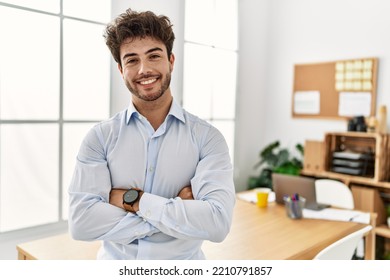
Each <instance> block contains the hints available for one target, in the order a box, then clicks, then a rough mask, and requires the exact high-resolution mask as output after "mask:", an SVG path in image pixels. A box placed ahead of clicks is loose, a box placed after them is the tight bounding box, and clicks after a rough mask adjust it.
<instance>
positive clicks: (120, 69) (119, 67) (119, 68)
mask: <svg viewBox="0 0 390 280" xmlns="http://www.w3.org/2000/svg"><path fill="white" fill-rule="evenodd" d="M117 65H118V70H119V72H120V73H121V75H122V76H123V71H122V66H121V65H120V64H119V63H118V64H117Z"/></svg>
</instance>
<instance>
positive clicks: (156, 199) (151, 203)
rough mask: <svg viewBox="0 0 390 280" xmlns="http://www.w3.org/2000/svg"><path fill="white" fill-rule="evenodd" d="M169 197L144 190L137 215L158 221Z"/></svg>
mask: <svg viewBox="0 0 390 280" xmlns="http://www.w3.org/2000/svg"><path fill="white" fill-rule="evenodd" d="M169 200H170V199H168V198H165V197H161V196H158V195H154V194H150V193H146V192H144V193H143V195H142V197H141V200H140V201H139V210H138V212H137V215H138V216H140V217H142V218H144V219H145V220H149V221H160V219H161V215H162V212H163V208H164V206H165V205H166V204H167V203H168V202H169Z"/></svg>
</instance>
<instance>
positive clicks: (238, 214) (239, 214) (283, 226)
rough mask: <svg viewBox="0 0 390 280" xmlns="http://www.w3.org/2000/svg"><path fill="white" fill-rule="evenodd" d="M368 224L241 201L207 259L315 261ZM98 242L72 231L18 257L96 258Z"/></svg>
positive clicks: (21, 250) (27, 247)
mask: <svg viewBox="0 0 390 280" xmlns="http://www.w3.org/2000/svg"><path fill="white" fill-rule="evenodd" d="M364 226H366V225H364V224H359V223H352V222H339V221H325V220H314V219H300V220H292V219H290V218H288V217H287V215H286V213H285V209H284V207H283V206H281V205H276V204H275V203H271V204H270V205H268V207H267V208H259V207H257V206H256V205H255V204H252V203H249V202H245V201H242V200H239V199H237V203H236V206H235V210H234V216H233V224H232V228H231V231H230V233H229V235H228V237H227V238H226V239H225V240H224V241H223V242H222V243H212V242H209V241H205V243H204V245H203V247H202V248H203V251H204V253H205V255H206V257H207V259H229V260H234V259H241V260H243V259H248V260H249V259H252V260H253V259H258V260H259V259H264V260H266V259H268V260H283V259H312V258H313V257H314V256H315V255H316V254H317V253H318V252H319V251H320V250H322V249H323V248H325V247H326V246H328V245H329V244H331V243H333V242H334V241H336V240H337V239H340V238H342V237H344V236H346V235H348V234H349V233H352V232H353V231H356V230H358V229H360V228H363V227H364ZM99 247H100V242H98V241H97V242H82V241H75V240H73V239H71V237H70V236H69V235H68V234H62V235H58V236H53V237H48V238H44V239H40V240H36V241H32V242H27V243H23V244H20V245H18V246H17V250H18V254H19V259H26V260H31V259H39V260H50V259H51V260H69V259H71V260H81V259H96V254H97V251H98V249H99Z"/></svg>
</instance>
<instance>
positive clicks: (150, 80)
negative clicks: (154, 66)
mask: <svg viewBox="0 0 390 280" xmlns="http://www.w3.org/2000/svg"><path fill="white" fill-rule="evenodd" d="M155 81H157V79H156V78H153V79H149V80H146V81H140V82H139V83H140V84H141V85H149V84H151V83H154V82H155Z"/></svg>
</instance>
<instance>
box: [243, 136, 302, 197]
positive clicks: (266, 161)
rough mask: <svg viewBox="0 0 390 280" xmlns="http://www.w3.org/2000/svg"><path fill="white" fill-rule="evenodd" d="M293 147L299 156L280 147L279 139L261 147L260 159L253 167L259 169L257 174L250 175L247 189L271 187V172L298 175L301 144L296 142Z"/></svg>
mask: <svg viewBox="0 0 390 280" xmlns="http://www.w3.org/2000/svg"><path fill="white" fill-rule="evenodd" d="M295 149H296V150H297V151H298V154H299V155H300V157H299V158H298V157H295V156H293V155H292V154H291V153H290V151H289V150H288V149H287V148H282V147H280V142H279V141H274V142H272V143H270V144H269V145H267V146H266V147H265V148H263V149H262V150H261V151H260V153H259V157H260V161H259V162H258V163H257V164H256V165H255V167H254V168H255V169H258V168H261V169H260V174H259V176H252V177H250V178H249V180H248V189H254V188H270V189H272V173H273V172H275V173H282V174H290V175H299V173H300V171H301V169H302V167H303V164H302V157H303V152H304V149H303V146H302V145H301V144H296V145H295Z"/></svg>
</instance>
